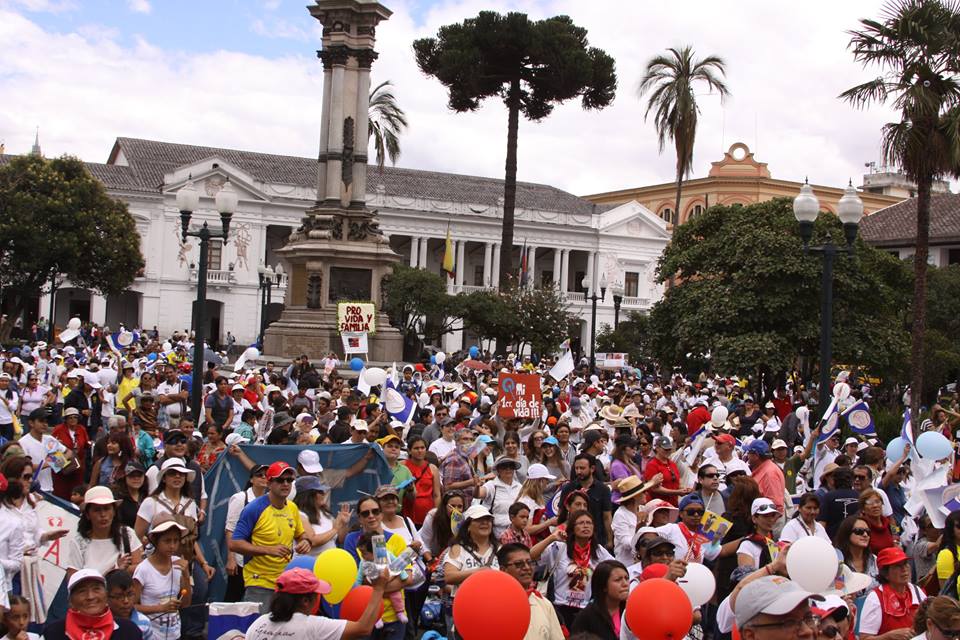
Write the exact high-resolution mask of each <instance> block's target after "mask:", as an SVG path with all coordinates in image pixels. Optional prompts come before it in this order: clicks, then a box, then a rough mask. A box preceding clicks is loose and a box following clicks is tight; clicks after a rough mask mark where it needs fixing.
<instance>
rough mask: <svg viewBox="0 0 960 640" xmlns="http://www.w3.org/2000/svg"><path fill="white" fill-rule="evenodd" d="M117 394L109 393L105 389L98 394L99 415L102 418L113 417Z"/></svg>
mask: <svg viewBox="0 0 960 640" xmlns="http://www.w3.org/2000/svg"><path fill="white" fill-rule="evenodd" d="M116 407H117V394H115V393H110V392H109V391H107V390H106V389H103V390H102V391H101V392H100V415H101V416H102V417H104V418H110V417H113V415H114V413H116Z"/></svg>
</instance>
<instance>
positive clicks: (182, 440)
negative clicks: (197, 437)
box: [167, 438, 187, 446]
mask: <svg viewBox="0 0 960 640" xmlns="http://www.w3.org/2000/svg"><path fill="white" fill-rule="evenodd" d="M167 444H172V445H174V446H176V445H178V444H187V439H186V438H170V439H169V440H167Z"/></svg>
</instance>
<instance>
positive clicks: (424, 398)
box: [417, 392, 430, 409]
mask: <svg viewBox="0 0 960 640" xmlns="http://www.w3.org/2000/svg"><path fill="white" fill-rule="evenodd" d="M417 403H418V404H419V405H420V408H421V409H423V408H424V407H426V406H427V405H428V404H430V394H429V393H427V392H423V393H421V394H420V397H419V398H417Z"/></svg>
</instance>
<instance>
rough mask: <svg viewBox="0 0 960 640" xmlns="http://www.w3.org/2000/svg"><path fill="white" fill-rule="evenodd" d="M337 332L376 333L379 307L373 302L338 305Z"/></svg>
mask: <svg viewBox="0 0 960 640" xmlns="http://www.w3.org/2000/svg"><path fill="white" fill-rule="evenodd" d="M337 331H339V332H340V333H347V332H353V333H376V332H377V305H375V304H373V303H372V302H341V303H339V304H338V305H337Z"/></svg>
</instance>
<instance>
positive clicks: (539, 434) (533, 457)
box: [523, 429, 547, 464]
mask: <svg viewBox="0 0 960 640" xmlns="http://www.w3.org/2000/svg"><path fill="white" fill-rule="evenodd" d="M546 439H547V434H546V433H544V432H543V431H540V430H539V429H538V430H536V431H534V432H532V433H531V434H530V435H529V436H527V441H526V443H525V446H524V452H523V453H524V455H525V456H526V457H527V461H528V462H529V463H530V464H533V463H535V462H539V463H540V464H543V452H542V451H541V450H540V447H541V446H542V445H543V441H544V440H546Z"/></svg>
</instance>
